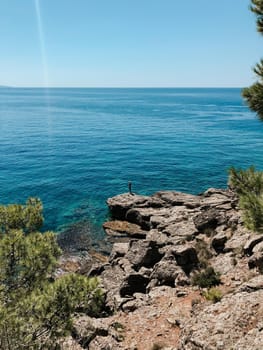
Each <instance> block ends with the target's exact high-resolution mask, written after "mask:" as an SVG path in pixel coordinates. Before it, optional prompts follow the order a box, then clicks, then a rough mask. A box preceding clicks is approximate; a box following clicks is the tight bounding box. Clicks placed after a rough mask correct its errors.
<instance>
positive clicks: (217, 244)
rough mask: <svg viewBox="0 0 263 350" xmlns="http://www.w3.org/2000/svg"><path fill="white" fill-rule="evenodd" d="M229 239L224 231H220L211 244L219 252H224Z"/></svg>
mask: <svg viewBox="0 0 263 350" xmlns="http://www.w3.org/2000/svg"><path fill="white" fill-rule="evenodd" d="M227 239H228V237H227V235H226V233H225V232H224V231H223V232H219V233H218V234H217V235H215V236H214V237H213V239H212V243H211V245H212V247H213V248H214V250H215V251H216V252H217V253H222V252H223V250H224V248H225V243H226V242H227Z"/></svg>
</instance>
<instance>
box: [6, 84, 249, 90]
mask: <svg viewBox="0 0 263 350" xmlns="http://www.w3.org/2000/svg"><path fill="white" fill-rule="evenodd" d="M0 88H10V89H47V90H48V89H244V88H245V87H244V86H15V85H13V86H12V85H0Z"/></svg>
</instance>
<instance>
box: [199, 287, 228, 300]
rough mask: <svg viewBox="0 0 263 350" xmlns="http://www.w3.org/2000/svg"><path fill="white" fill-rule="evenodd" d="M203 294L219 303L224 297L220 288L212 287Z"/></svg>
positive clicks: (207, 298)
mask: <svg viewBox="0 0 263 350" xmlns="http://www.w3.org/2000/svg"><path fill="white" fill-rule="evenodd" d="M203 296H204V297H205V298H206V300H210V301H212V302H213V303H217V302H219V301H220V300H221V299H222V297H223V294H222V292H221V290H220V289H218V288H210V289H208V290H207V291H205V292H204V293H203Z"/></svg>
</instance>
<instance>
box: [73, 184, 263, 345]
mask: <svg viewBox="0 0 263 350" xmlns="http://www.w3.org/2000/svg"><path fill="white" fill-rule="evenodd" d="M237 203H238V201H237V198H236V195H235V193H233V192H232V191H230V190H222V189H213V188H212V189H209V190H207V191H206V192H204V193H203V194H200V195H191V194H185V193H181V192H176V191H160V192H157V193H155V194H153V195H152V196H140V195H137V194H134V195H132V194H129V193H125V194H121V195H118V196H115V197H113V198H109V199H108V200H107V204H108V207H109V209H110V212H111V217H112V220H111V221H108V222H106V223H104V225H103V227H104V230H105V232H106V234H107V235H108V238H109V240H110V241H111V242H113V246H112V251H111V254H110V257H109V259H108V261H107V262H103V261H102V262H99V263H97V264H96V265H95V266H92V267H90V268H89V270H88V271H87V269H86V270H85V274H86V275H87V276H93V275H99V277H100V280H101V285H102V287H103V288H104V290H105V293H106V305H107V310H108V312H109V310H110V314H109V313H108V316H107V317H105V318H101V319H94V318H90V317H88V316H85V315H79V316H76V318H75V320H74V334H73V338H74V342H76V343H77V344H78V346H80V348H85V349H105V350H110V349H114V350H115V349H120V350H125V349H126V350H132V349H133V350H136V349H137V350H153V349H167V350H169V349H170V350H199V349H203V350H220V349H222V350H225V349H235V350H262V349H263V323H262V320H263V308H262V305H263V274H262V270H263V243H262V242H263V239H262V237H263V236H261V235H259V234H256V233H253V232H251V231H249V230H247V229H246V228H245V227H244V226H243V222H242V218H241V214H240V211H239V210H238V207H237ZM206 267H212V268H213V269H214V270H215V271H216V272H217V273H218V274H220V280H221V283H220V285H218V286H217V291H219V292H220V294H221V298H219V299H220V300H218V302H216V303H213V302H212V301H209V300H207V299H206V298H205V297H204V293H205V292H207V289H201V288H199V287H197V286H193V283H192V281H193V276H194V275H195V274H196V273H198V272H200V271H202V270H204V269H205V268H206Z"/></svg>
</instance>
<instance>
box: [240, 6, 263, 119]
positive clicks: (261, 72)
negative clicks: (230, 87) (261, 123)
mask: <svg viewBox="0 0 263 350" xmlns="http://www.w3.org/2000/svg"><path fill="white" fill-rule="evenodd" d="M251 4H252V5H251V11H252V12H254V13H255V15H256V17H257V30H258V32H259V33H260V34H263V0H251ZM254 72H255V74H256V75H257V78H258V81H257V82H255V83H254V84H253V85H252V86H250V87H248V88H245V89H244V90H243V92H242V94H243V97H244V99H245V101H246V103H247V105H248V106H249V108H250V109H252V110H253V111H254V112H256V113H257V114H258V116H259V118H260V119H262V120H263V60H261V61H260V62H259V63H258V64H256V66H255V68H254Z"/></svg>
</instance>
